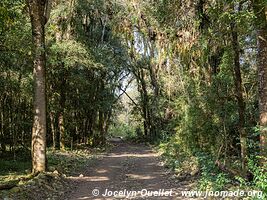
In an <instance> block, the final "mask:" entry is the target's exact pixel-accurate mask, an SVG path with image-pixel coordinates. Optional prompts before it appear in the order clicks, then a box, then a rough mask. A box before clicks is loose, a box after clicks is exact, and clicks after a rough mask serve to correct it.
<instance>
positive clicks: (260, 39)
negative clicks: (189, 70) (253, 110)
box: [253, 0, 267, 164]
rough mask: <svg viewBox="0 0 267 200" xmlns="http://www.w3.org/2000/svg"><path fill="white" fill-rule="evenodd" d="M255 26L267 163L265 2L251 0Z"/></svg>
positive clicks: (262, 141) (262, 149)
mask: <svg viewBox="0 0 267 200" xmlns="http://www.w3.org/2000/svg"><path fill="white" fill-rule="evenodd" d="M253 8H254V13H255V16H256V20H255V25H256V27H257V44H258V45H257V46H258V51H257V58H258V81H259V125H260V154H261V156H262V159H261V164H266V163H267V161H266V160H267V159H266V158H267V19H266V18H267V16H266V13H267V2H266V1H265V0H254V1H253Z"/></svg>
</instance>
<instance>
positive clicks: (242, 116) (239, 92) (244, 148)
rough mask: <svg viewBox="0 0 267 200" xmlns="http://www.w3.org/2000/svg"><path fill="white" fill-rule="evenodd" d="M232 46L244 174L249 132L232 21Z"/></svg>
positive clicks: (237, 45)
mask: <svg viewBox="0 0 267 200" xmlns="http://www.w3.org/2000/svg"><path fill="white" fill-rule="evenodd" d="M231 32H232V47H233V51H234V84H235V90H236V99H237V104H238V115H239V122H238V131H239V138H240V145H241V162H242V170H243V175H244V176H246V173H247V156H248V155H247V133H246V131H245V127H244V126H245V102H244V98H243V87H242V77H241V70H240V47H239V41H238V33H237V27H236V23H235V22H232V23H231Z"/></svg>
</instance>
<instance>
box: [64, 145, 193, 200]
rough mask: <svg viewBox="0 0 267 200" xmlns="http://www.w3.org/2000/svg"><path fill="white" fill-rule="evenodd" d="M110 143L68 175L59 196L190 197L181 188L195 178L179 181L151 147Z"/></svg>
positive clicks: (79, 198) (69, 199)
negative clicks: (81, 168) (98, 155)
mask: <svg viewBox="0 0 267 200" xmlns="http://www.w3.org/2000/svg"><path fill="white" fill-rule="evenodd" d="M113 143H114V145H115V147H114V148H113V149H112V150H111V151H110V152H109V153H106V154H104V155H103V156H102V157H101V158H99V159H97V160H96V161H95V162H94V163H93V164H92V163H91V164H90V166H87V168H86V169H85V171H84V172H82V173H78V172H77V173H76V174H74V175H73V176H71V177H68V178H67V181H68V185H69V188H70V189H69V190H67V191H66V192H65V194H64V195H63V196H61V198H60V199H62V200H85V199H94V200H98V199H99V200H100V199H178V200H179V199H190V198H186V197H183V196H182V194H181V192H182V191H185V190H190V189H191V188H192V185H193V184H194V181H193V180H191V181H190V180H184V181H179V182H178V181H177V180H176V179H175V178H174V176H173V174H171V173H170V172H168V171H167V169H166V168H164V166H162V164H161V162H160V159H159V155H158V154H157V153H155V152H154V151H153V150H152V149H151V148H150V147H148V146H146V145H144V144H129V143H126V142H122V141H116V142H113ZM194 199H196V198H194Z"/></svg>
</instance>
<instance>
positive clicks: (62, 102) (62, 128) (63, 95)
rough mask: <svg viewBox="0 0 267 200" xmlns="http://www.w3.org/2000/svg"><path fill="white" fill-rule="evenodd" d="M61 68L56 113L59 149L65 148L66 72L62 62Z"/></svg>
mask: <svg viewBox="0 0 267 200" xmlns="http://www.w3.org/2000/svg"><path fill="white" fill-rule="evenodd" d="M62 68H63V70H64V72H63V73H64V74H63V76H62V80H61V86H60V87H61V88H60V111H59V114H58V127H59V138H60V139H59V143H60V150H63V151H64V150H65V125H64V110H65V102H66V92H65V90H66V79H67V72H65V69H64V63H62Z"/></svg>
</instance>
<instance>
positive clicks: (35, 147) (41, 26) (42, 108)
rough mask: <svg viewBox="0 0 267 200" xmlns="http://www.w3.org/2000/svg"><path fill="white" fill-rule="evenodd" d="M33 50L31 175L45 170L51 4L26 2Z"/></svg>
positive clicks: (48, 2)
mask: <svg viewBox="0 0 267 200" xmlns="http://www.w3.org/2000/svg"><path fill="white" fill-rule="evenodd" d="M28 7H29V12H30V18H31V25H32V41H33V49H34V57H33V68H34V69H33V76H34V103H33V104H34V105H33V114H34V119H33V127H32V173H33V174H37V173H39V172H43V171H45V170H46V91H45V90H46V89H45V84H46V83H45V63H46V62H45V24H46V23H47V21H48V18H49V13H50V8H51V2H50V1H48V0H28Z"/></svg>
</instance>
